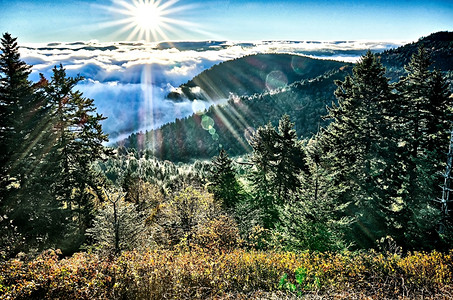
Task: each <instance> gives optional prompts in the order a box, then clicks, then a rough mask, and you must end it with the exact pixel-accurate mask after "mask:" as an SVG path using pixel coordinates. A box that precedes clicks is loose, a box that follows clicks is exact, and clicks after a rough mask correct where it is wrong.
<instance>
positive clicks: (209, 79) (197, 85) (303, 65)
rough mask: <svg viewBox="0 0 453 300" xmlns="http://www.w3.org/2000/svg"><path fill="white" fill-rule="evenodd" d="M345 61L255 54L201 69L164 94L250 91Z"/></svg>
mask: <svg viewBox="0 0 453 300" xmlns="http://www.w3.org/2000/svg"><path fill="white" fill-rule="evenodd" d="M344 64H345V63H343V62H337V61H331V60H320V59H313V58H308V57H304V56H300V55H290V54H257V55H249V56H245V57H241V58H238V59H235V60H230V61H226V62H223V63H220V64H218V65H215V66H213V67H212V68H210V69H208V70H205V71H203V72H202V73H200V74H199V75H197V76H195V77H194V78H193V79H192V80H190V81H188V82H187V83H185V84H183V85H181V86H180V87H179V89H178V90H177V91H175V92H172V93H170V94H169V95H168V98H169V99H172V100H180V99H183V98H188V99H190V100H194V99H200V100H217V99H226V98H228V97H229V95H230V93H233V94H235V95H239V96H244V95H253V94H255V93H261V92H263V91H264V90H269V89H275V88H278V87H281V86H284V85H286V84H291V83H293V82H296V81H300V80H303V79H310V78H315V77H317V76H320V75H322V74H324V73H325V72H327V71H330V70H333V69H338V68H340V67H342V66H343V65H344Z"/></svg>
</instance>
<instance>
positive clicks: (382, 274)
mask: <svg viewBox="0 0 453 300" xmlns="http://www.w3.org/2000/svg"><path fill="white" fill-rule="evenodd" d="M452 271H453V252H450V253H439V252H431V253H422V252H415V253H411V254H408V255H406V256H400V255H396V254H386V255H384V254H380V253H376V252H360V253H358V252H344V253H315V252H303V253H293V252H281V253H279V252H273V251H267V252H261V251H245V250H234V251H229V252H223V251H215V252H212V251H210V252H207V251H203V250H197V251H190V252H184V251H182V252H177V251H168V250H167V251H158V250H150V251H145V252H135V251H130V252H123V253H122V254H121V255H120V256H118V257H113V256H112V257H99V256H98V255H96V254H89V253H77V254H75V255H73V256H72V257H69V258H63V259H61V258H59V255H58V251H51V250H49V251H46V252H43V253H42V254H41V255H40V256H38V257H37V258H35V259H33V260H31V261H23V260H19V259H12V260H9V261H5V262H2V263H1V271H0V295H1V296H0V299H63V298H64V299H181V298H187V299H197V298H198V299H206V298H216V299H218V298H231V297H233V298H241V297H251V298H253V297H256V298H259V297H265V298H266V296H263V295H267V296H269V295H280V296H282V295H290V296H310V295H311V296H313V295H318V296H320V295H327V294H328V295H330V296H332V295H336V297H337V298H344V299H350V298H370V299H379V298H384V299H385V298H387V299H396V298H398V297H400V298H401V297H402V298H406V299H411V298H413V299H415V298H419V297H421V296H424V297H427V298H435V299H442V298H445V299H448V298H449V297H453V282H452V281H453V277H452Z"/></svg>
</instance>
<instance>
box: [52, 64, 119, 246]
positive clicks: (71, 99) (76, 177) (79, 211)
mask: <svg viewBox="0 0 453 300" xmlns="http://www.w3.org/2000/svg"><path fill="white" fill-rule="evenodd" d="M81 80H83V78H82V77H80V76H78V77H75V78H73V77H67V76H66V71H65V69H64V68H63V66H61V65H60V66H59V67H58V68H57V67H55V68H54V69H53V76H52V78H51V81H50V82H48V84H47V85H45V86H44V92H45V96H46V97H47V99H48V101H49V103H50V111H49V113H50V115H51V116H52V117H51V120H50V121H51V122H52V126H51V127H50V128H49V132H48V136H49V137H51V140H50V141H49V144H51V145H52V147H51V149H50V150H49V155H48V158H49V160H48V162H49V166H52V167H51V168H49V171H50V172H51V175H50V177H52V178H54V183H53V185H52V187H53V191H54V193H55V196H56V198H57V199H58V200H59V201H61V202H63V203H65V205H66V206H67V207H68V208H69V210H70V211H72V213H73V214H74V215H73V219H76V220H77V224H76V225H77V230H76V232H78V238H80V239H82V240H83V233H84V231H85V230H86V229H87V228H88V227H89V226H90V224H91V221H92V219H93V217H94V216H93V214H92V209H91V207H92V201H93V200H94V196H93V194H96V191H98V190H99V187H98V186H97V184H96V177H95V174H94V173H93V172H92V171H91V164H92V163H93V162H94V161H96V160H98V159H104V158H105V157H106V156H107V155H110V154H111V151H110V150H108V149H107V148H105V147H104V146H103V145H102V143H104V142H106V141H108V139H107V135H106V134H104V132H103V131H102V126H101V124H100V122H101V121H102V120H104V119H105V118H104V117H103V116H102V115H99V114H97V113H96V107H95V106H94V102H93V100H92V99H89V98H85V97H83V95H82V93H81V92H79V91H77V90H74V88H75V86H76V85H77V84H78V83H79V82H80V81H81ZM97 194H99V193H97ZM98 198H100V195H98ZM82 240H80V242H81V241H82Z"/></svg>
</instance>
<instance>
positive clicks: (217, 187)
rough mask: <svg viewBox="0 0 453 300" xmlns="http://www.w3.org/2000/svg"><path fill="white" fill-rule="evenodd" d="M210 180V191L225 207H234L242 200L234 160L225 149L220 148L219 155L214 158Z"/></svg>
mask: <svg viewBox="0 0 453 300" xmlns="http://www.w3.org/2000/svg"><path fill="white" fill-rule="evenodd" d="M209 181H210V187H209V191H210V192H211V193H213V195H214V200H216V201H220V202H221V203H222V205H223V207H224V208H226V209H232V208H234V207H235V206H236V203H238V202H239V201H240V200H241V199H240V198H241V190H242V189H241V186H240V184H239V182H238V181H237V179H236V173H235V171H234V169H233V161H232V160H231V159H230V158H229V157H228V154H227V152H226V151H225V150H224V149H222V150H220V153H219V156H216V157H214V158H213V159H212V166H211V170H210V174H209Z"/></svg>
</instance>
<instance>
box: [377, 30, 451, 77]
mask: <svg viewBox="0 0 453 300" xmlns="http://www.w3.org/2000/svg"><path fill="white" fill-rule="evenodd" d="M421 45H423V46H424V47H425V48H426V50H427V51H428V52H429V53H430V55H431V59H432V60H433V62H434V63H433V65H432V67H433V68H436V69H438V70H441V71H451V70H453V32H448V31H441V32H436V33H433V34H431V35H429V36H427V37H423V38H420V39H419V40H418V41H417V42H413V43H410V44H406V45H404V46H401V47H398V48H396V49H390V50H386V51H384V52H383V53H382V55H381V62H382V64H383V65H384V66H385V67H387V68H389V69H400V70H403V68H404V66H405V65H407V64H408V63H409V61H410V59H411V57H412V55H413V54H414V53H416V51H417V49H418V47H420V46H421Z"/></svg>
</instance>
